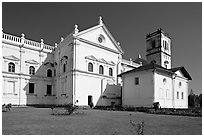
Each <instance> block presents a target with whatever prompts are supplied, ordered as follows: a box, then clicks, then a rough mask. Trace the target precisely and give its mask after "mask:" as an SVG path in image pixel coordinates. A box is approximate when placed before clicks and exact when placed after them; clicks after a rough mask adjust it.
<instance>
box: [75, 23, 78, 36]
mask: <svg viewBox="0 0 204 137" xmlns="http://www.w3.org/2000/svg"><path fill="white" fill-rule="evenodd" d="M78 32H79V29H78V25H76V24H75V25H74V33H75V34H76V33H78Z"/></svg>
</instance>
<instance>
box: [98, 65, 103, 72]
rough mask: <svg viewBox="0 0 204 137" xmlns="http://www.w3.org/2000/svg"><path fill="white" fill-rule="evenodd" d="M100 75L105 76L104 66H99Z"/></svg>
mask: <svg viewBox="0 0 204 137" xmlns="http://www.w3.org/2000/svg"><path fill="white" fill-rule="evenodd" d="M99 74H103V66H102V65H100V66H99Z"/></svg>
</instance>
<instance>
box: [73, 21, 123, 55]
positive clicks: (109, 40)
mask: <svg viewBox="0 0 204 137" xmlns="http://www.w3.org/2000/svg"><path fill="white" fill-rule="evenodd" d="M75 37H76V38H78V39H81V40H84V41H88V42H90V43H93V45H94V44H95V45H98V47H101V48H105V49H107V50H108V49H109V50H112V51H115V52H117V53H120V54H122V53H123V51H122V49H121V47H120V46H119V45H118V42H116V40H115V39H114V38H113V36H112V34H111V33H110V32H109V30H108V29H107V28H106V26H105V25H104V24H102V25H101V24H100V25H97V26H94V27H92V28H89V29H86V30H84V31H81V32H79V33H77V34H75Z"/></svg>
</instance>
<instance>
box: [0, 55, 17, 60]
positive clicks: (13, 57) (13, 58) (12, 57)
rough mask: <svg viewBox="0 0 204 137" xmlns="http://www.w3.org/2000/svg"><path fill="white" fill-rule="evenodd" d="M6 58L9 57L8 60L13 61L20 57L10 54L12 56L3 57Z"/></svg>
mask: <svg viewBox="0 0 204 137" xmlns="http://www.w3.org/2000/svg"><path fill="white" fill-rule="evenodd" d="M3 58H4V59H8V60H13V61H19V60H20V59H19V58H17V57H15V56H13V55H10V56H4V57H3Z"/></svg>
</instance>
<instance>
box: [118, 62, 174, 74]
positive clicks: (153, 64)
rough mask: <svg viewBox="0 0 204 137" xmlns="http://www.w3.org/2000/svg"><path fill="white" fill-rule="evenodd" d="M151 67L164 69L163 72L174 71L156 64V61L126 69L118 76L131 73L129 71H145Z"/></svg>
mask: <svg viewBox="0 0 204 137" xmlns="http://www.w3.org/2000/svg"><path fill="white" fill-rule="evenodd" d="M149 69H156V70H159V71H162V72H166V73H170V74H172V73H173V72H172V71H170V70H168V69H166V68H164V67H162V66H160V65H158V64H155V63H149V64H146V65H143V66H140V67H138V68H135V69H133V70H130V71H126V72H124V73H121V74H119V75H118V76H119V77H121V76H122V75H125V74H129V73H132V72H140V71H144V70H149Z"/></svg>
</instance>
